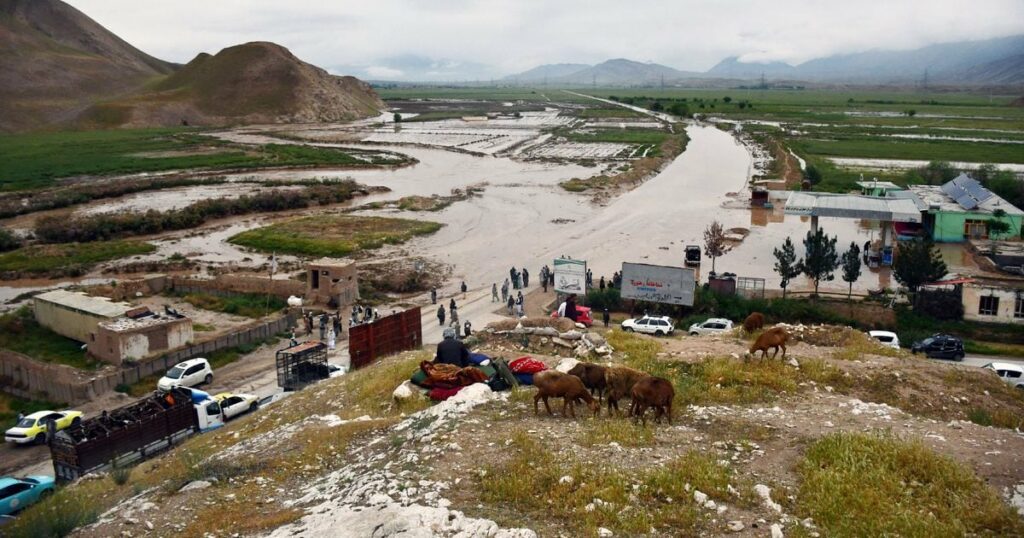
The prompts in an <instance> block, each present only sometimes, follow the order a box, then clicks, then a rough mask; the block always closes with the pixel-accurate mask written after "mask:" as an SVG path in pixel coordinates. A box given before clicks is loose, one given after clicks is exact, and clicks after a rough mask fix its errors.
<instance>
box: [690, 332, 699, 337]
mask: <svg viewBox="0 0 1024 538" xmlns="http://www.w3.org/2000/svg"><path fill="white" fill-rule="evenodd" d="M690 336H700V333H698V332H696V331H694V332H691V333H690Z"/></svg>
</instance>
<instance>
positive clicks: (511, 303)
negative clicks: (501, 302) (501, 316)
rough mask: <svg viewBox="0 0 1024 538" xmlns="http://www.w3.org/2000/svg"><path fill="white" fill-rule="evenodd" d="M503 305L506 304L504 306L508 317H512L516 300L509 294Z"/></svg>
mask: <svg viewBox="0 0 1024 538" xmlns="http://www.w3.org/2000/svg"><path fill="white" fill-rule="evenodd" d="M505 304H506V306H508V315H510V316H511V315H512V309H513V307H515V304H516V300H515V299H514V298H513V297H512V294H509V296H508V301H507V302H506V303H505Z"/></svg>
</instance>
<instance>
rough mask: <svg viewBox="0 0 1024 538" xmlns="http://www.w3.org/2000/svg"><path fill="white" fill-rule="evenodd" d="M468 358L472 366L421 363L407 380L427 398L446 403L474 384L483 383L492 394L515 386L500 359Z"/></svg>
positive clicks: (505, 365)
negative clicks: (425, 390) (422, 390)
mask: <svg viewBox="0 0 1024 538" xmlns="http://www.w3.org/2000/svg"><path fill="white" fill-rule="evenodd" d="M469 359H470V361H472V362H473V363H474V364H476V366H467V367H465V368H459V367H458V366H455V365H452V364H435V363H433V362H432V361H423V362H421V363H420V368H419V370H416V372H415V373H414V374H413V375H412V377H411V378H410V379H409V381H411V382H412V383H413V384H415V385H417V386H420V387H423V388H425V389H427V390H428V392H427V396H429V397H430V399H432V400H437V401H442V400H447V399H448V398H451V397H452V396H455V395H456V394H458V393H459V391H460V390H462V389H463V388H465V387H468V386H469V385H472V384H474V383H487V385H488V386H490V387H491V390H495V391H499V390H508V389H509V388H511V387H512V386H514V385H515V384H516V383H517V381H516V377H515V376H514V375H513V374H512V372H511V370H509V367H508V364H507V363H506V362H505V361H504V360H503V359H493V360H492V359H491V358H490V357H488V356H487V355H484V354H482V353H470V355H469Z"/></svg>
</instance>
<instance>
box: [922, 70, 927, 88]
mask: <svg viewBox="0 0 1024 538" xmlns="http://www.w3.org/2000/svg"><path fill="white" fill-rule="evenodd" d="M921 89H923V90H925V91H927V90H928V68H927V67H925V68H924V77H923V78H922V79H921Z"/></svg>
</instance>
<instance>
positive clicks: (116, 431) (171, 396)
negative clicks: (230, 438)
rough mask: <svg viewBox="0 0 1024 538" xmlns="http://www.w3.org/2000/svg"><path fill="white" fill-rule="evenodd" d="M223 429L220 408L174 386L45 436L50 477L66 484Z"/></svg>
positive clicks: (197, 393) (202, 396)
mask: <svg viewBox="0 0 1024 538" xmlns="http://www.w3.org/2000/svg"><path fill="white" fill-rule="evenodd" d="M223 425H224V415H223V412H222V411H221V408H220V404H219V403H217V402H216V401H215V400H214V399H213V398H211V397H210V395H209V394H207V393H205V392H203V391H201V390H196V389H189V388H185V387H175V388H173V389H171V390H169V391H166V392H160V391H157V392H154V393H153V394H152V395H150V396H147V397H146V398H143V399H142V400H139V401H137V402H135V403H132V404H129V405H126V406H123V407H119V408H117V409H115V410H113V411H110V412H107V411H104V412H103V413H102V414H101V415H99V416H97V417H93V418H89V419H86V420H83V421H81V422H80V423H79V424H78V425H76V426H72V427H70V428H66V429H64V430H61V431H59V432H55V433H54V434H53V435H52V436H51V442H50V456H51V457H52V459H53V472H54V477H55V478H56V479H57V481H58V482H70V481H72V480H75V479H78V478H80V477H82V476H84V475H86V474H89V473H94V472H99V471H106V470H109V469H111V468H113V467H124V466H128V465H131V464H133V463H135V462H138V461H142V460H144V459H146V458H149V457H150V456H152V455H154V454H156V453H159V452H161V451H163V450H166V449H168V448H170V447H172V446H174V445H176V444H179V443H181V442H182V441H184V440H185V439H186V438H188V437H190V436H192V435H194V434H196V433H200V432H206V431H210V430H213V429H216V428H219V427H221V426H223Z"/></svg>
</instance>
